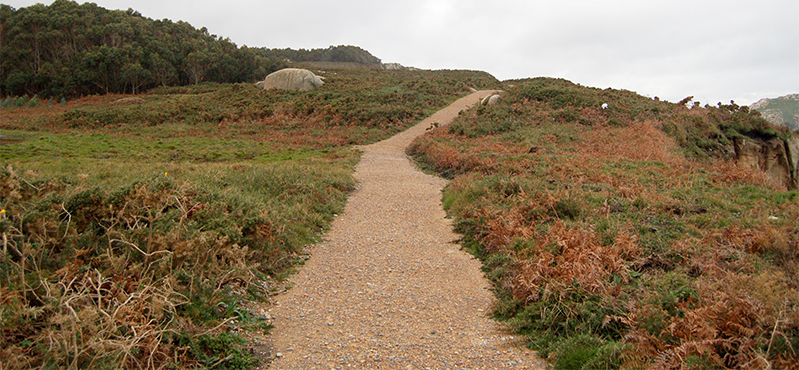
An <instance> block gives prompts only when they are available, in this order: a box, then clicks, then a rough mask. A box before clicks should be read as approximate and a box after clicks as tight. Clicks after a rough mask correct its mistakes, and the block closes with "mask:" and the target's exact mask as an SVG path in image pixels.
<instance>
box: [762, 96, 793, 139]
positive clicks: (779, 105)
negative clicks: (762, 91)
mask: <svg viewBox="0 0 799 370" xmlns="http://www.w3.org/2000/svg"><path fill="white" fill-rule="evenodd" d="M750 108H751V109H753V110H756V111H758V112H760V114H762V115H763V118H765V119H766V120H768V121H769V122H771V123H773V124H775V125H780V126H786V127H788V128H790V129H791V131H799V94H791V95H786V96H781V97H779V98H774V99H761V100H759V101H758V102H756V103H754V104H752V106H751V107H750Z"/></svg>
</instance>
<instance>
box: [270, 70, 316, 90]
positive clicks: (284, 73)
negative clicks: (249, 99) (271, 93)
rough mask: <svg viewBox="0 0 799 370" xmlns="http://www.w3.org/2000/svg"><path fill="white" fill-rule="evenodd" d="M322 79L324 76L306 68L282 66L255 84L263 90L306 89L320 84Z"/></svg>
mask: <svg viewBox="0 0 799 370" xmlns="http://www.w3.org/2000/svg"><path fill="white" fill-rule="evenodd" d="M322 79H324V77H319V76H317V75H315V74H313V72H311V71H309V70H307V69H300V68H284V69H281V70H279V71H277V72H274V73H272V74H270V75H269V76H266V79H265V80H264V81H262V82H263V84H261V83H260V82H259V83H257V84H255V85H256V86H258V87H259V88H262V89H264V90H269V89H281V90H302V91H307V90H313V89H315V88H317V87H320V86H322V85H323V84H324V83H325V82H324V81H322ZM259 85H260V86H259Z"/></svg>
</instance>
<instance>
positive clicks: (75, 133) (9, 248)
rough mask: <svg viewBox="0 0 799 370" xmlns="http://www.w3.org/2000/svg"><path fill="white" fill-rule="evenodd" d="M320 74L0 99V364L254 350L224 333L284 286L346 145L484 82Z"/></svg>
mask: <svg viewBox="0 0 799 370" xmlns="http://www.w3.org/2000/svg"><path fill="white" fill-rule="evenodd" d="M320 73H321V72H320ZM326 76H327V77H328V79H327V81H326V84H325V85H324V87H323V88H320V89H317V90H315V91H310V92H280V91H268V92H265V91H258V90H256V89H255V88H254V87H252V86H250V85H247V84H236V85H218V84H204V85H196V86H187V87H179V88H162V89H156V90H154V91H151V92H149V93H147V94H144V95H140V96H138V98H140V99H142V101H140V102H138V103H128V104H118V103H117V100H118V99H119V98H121V96H95V97H87V98H83V99H80V100H78V101H73V102H69V103H67V104H64V105H58V106H55V105H50V104H47V105H45V104H39V105H38V106H35V107H30V106H26V107H9V106H5V107H4V109H3V110H2V111H0V114H2V119H0V135H2V136H3V138H2V139H0V142H2V145H0V168H2V169H0V202H1V203H0V208H2V211H0V233H2V235H3V240H4V244H3V245H4V248H3V254H2V255H0V319H2V321H1V322H0V364H3V365H2V366H6V367H7V368H9V369H16V368H20V369H22V368H61V367H64V368H120V367H122V368H128V367H132V368H135V367H139V366H142V367H150V366H152V367H166V368H211V367H212V368H215V369H238V368H251V367H253V366H254V365H255V364H256V363H257V362H258V361H260V360H261V359H257V358H255V357H253V355H251V354H250V352H249V351H248V350H247V346H248V344H247V343H245V342H244V341H243V340H242V339H241V337H239V336H238V335H237V334H231V333H233V332H235V331H237V330H238V331H239V332H240V331H249V332H255V333H258V332H263V331H266V330H268V329H269V328H270V325H269V323H268V321H264V319H263V318H262V317H260V316H258V315H256V314H253V313H252V312H250V310H249V307H250V305H251V304H253V302H259V301H264V300H267V299H268V297H269V296H270V295H272V294H274V292H275V291H278V290H280V289H282V288H283V285H284V282H283V279H285V278H286V277H287V276H288V275H289V274H290V273H291V272H292V271H293V270H294V268H295V267H296V266H297V264H299V263H301V262H302V261H303V260H304V247H305V246H306V245H308V244H311V243H314V242H316V241H317V240H318V239H319V237H320V236H321V235H322V234H323V233H324V232H325V231H326V230H327V229H328V228H329V226H330V224H331V222H332V220H333V216H334V215H335V214H337V213H340V212H342V210H343V206H344V203H345V200H346V197H347V195H348V194H349V193H350V192H351V191H352V190H353V189H354V186H355V181H354V179H353V177H352V173H353V171H354V166H355V164H356V163H357V161H358V160H359V154H358V152H356V151H352V150H350V147H351V146H352V145H353V144H367V143H370V142H374V141H377V140H379V139H382V138H385V137H388V136H390V135H392V134H394V133H396V132H398V131H400V130H403V129H405V128H407V127H409V126H410V125H412V124H414V123H416V122H417V121H418V120H420V119H421V118H423V117H425V116H426V115H428V114H429V113H431V112H433V111H435V110H436V109H438V108H441V107H443V106H445V105H446V104H448V103H449V102H451V101H454V100H455V99H457V98H458V97H460V96H462V95H464V94H465V93H466V91H467V90H466V88H465V85H464V84H468V85H470V86H475V87H487V86H496V84H498V82H497V81H496V80H495V79H493V77H491V76H490V75H487V74H485V73H481V72H470V71H437V72H401V71H399V72H398V71H374V70H330V71H327V72H326ZM26 101H28V99H26ZM15 102H16V100H15ZM2 366H0V367H2Z"/></svg>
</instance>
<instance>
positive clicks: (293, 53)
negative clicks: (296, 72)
mask: <svg viewBox="0 0 799 370" xmlns="http://www.w3.org/2000/svg"><path fill="white" fill-rule="evenodd" d="M261 53H262V55H264V56H266V57H269V58H272V59H275V60H284V61H293V62H350V63H360V64H366V65H370V64H381V61H380V59H379V58H377V57H375V56H374V55H372V54H371V53H369V52H368V51H366V50H364V49H361V48H359V47H357V46H349V45H339V46H330V47H329V48H327V49H311V50H306V49H299V50H294V49H288V48H286V49H267V48H262V49H261Z"/></svg>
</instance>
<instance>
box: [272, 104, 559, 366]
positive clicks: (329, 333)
mask: <svg viewBox="0 0 799 370" xmlns="http://www.w3.org/2000/svg"><path fill="white" fill-rule="evenodd" d="M489 93H491V92H489V91H480V92H477V93H474V94H472V95H470V96H468V97H465V98H463V99H460V100H458V101H456V102H455V103H453V104H452V105H451V106H449V107H447V108H445V109H443V110H441V111H439V112H437V113H436V114H434V115H433V116H431V117H429V118H427V119H426V120H424V121H422V122H421V123H419V124H418V125H417V126H415V127H413V128H411V129H409V130H407V131H405V132H403V133H400V134H398V135H396V136H394V137H392V138H390V139H388V140H385V141H381V142H379V143H376V144H372V145H369V146H365V147H360V148H358V149H361V150H363V158H362V160H361V162H360V163H359V164H358V167H357V169H356V172H355V177H356V178H357V180H358V182H359V186H358V190H357V191H356V192H355V193H354V194H353V195H352V196H351V197H350V198H349V200H348V202H347V206H346V209H345V211H344V214H342V215H339V216H338V217H337V218H336V220H335V221H334V222H333V225H332V228H331V230H330V232H329V233H328V235H327V236H326V241H325V242H324V243H321V244H319V245H316V246H314V247H313V248H312V249H311V250H310V253H311V255H312V257H311V259H310V260H308V262H307V263H306V264H305V266H304V267H302V268H301V269H300V272H299V273H298V274H296V275H295V276H293V277H292V278H291V283H292V286H293V287H292V288H291V289H290V290H289V291H288V292H286V293H285V294H283V295H281V296H279V297H278V298H277V302H276V305H275V306H273V307H271V308H270V309H269V311H270V312H269V315H270V316H272V317H273V320H274V321H273V323H274V326H275V328H274V329H273V330H272V346H273V351H274V354H275V355H276V357H277V358H276V359H275V360H274V362H273V363H272V365H271V367H270V368H271V369H350V368H358V369H363V368H367V369H428V368H429V369H464V368H465V369H504V368H513V369H543V368H545V364H544V362H543V361H541V360H540V359H538V358H537V357H536V356H535V355H534V353H532V352H530V351H528V350H525V349H523V348H521V346H520V344H519V343H518V339H515V338H514V337H513V336H512V335H511V334H509V333H506V332H504V331H503V330H502V327H501V325H500V324H498V323H496V322H495V321H493V320H491V319H489V318H488V317H487V314H488V313H489V311H490V308H491V303H492V300H493V297H492V295H491V292H490V291H489V290H488V289H489V285H488V282H487V281H486V279H485V278H484V277H483V273H482V272H481V271H480V262H479V261H477V260H475V259H474V258H473V257H472V256H470V255H469V254H467V253H465V252H463V251H461V250H460V247H459V245H457V244H456V243H455V241H456V240H457V239H458V235H456V234H454V233H453V232H452V226H451V224H450V222H449V220H447V219H445V213H444V210H443V209H442V208H441V189H442V188H443V187H444V185H445V184H446V181H445V180H443V179H440V178H438V177H434V176H429V175H425V174H423V173H422V172H420V171H419V170H418V169H417V168H416V167H415V166H414V165H413V164H412V163H411V162H410V161H409V160H408V158H407V157H406V155H405V148H406V147H407V146H408V145H409V144H410V142H411V141H412V140H413V139H414V138H415V137H417V136H419V135H422V134H424V132H425V129H426V128H428V127H430V125H431V124H432V123H433V122H438V123H439V124H441V125H444V124H448V123H449V122H450V121H451V120H452V119H453V118H454V117H455V116H457V114H458V112H460V111H461V110H463V109H465V108H468V107H469V106H471V105H473V104H476V103H478V102H479V100H480V98H481V97H483V96H486V95H487V94H489Z"/></svg>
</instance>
